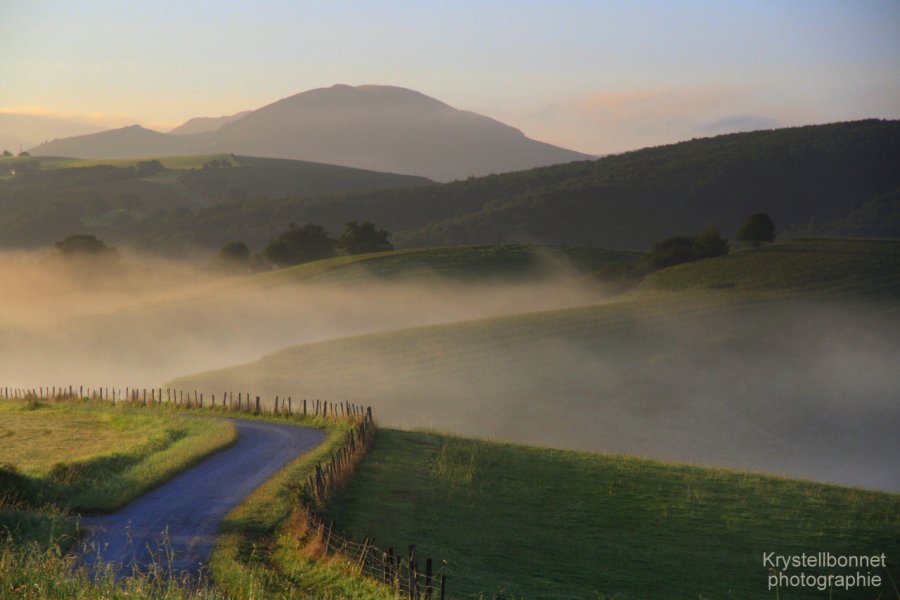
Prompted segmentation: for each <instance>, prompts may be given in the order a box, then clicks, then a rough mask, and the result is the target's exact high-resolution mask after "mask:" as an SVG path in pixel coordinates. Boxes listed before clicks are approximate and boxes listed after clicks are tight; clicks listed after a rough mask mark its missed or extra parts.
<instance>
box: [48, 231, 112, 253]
mask: <svg viewBox="0 0 900 600" xmlns="http://www.w3.org/2000/svg"><path fill="white" fill-rule="evenodd" d="M55 246H56V249H57V250H58V251H59V252H60V254H63V255H65V256H95V257H99V256H118V251H116V249H115V248H111V247H109V246H107V245H106V244H104V243H103V242H102V241H101V240H99V239H97V238H96V237H95V236H93V235H86V234H78V235H70V236H69V237H67V238H66V239H64V240H61V241H59V242H56V244H55Z"/></svg>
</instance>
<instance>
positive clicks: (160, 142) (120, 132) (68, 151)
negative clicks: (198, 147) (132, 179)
mask: <svg viewBox="0 0 900 600" xmlns="http://www.w3.org/2000/svg"><path fill="white" fill-rule="evenodd" d="M186 137H187V136H178V135H168V134H165V133H159V132H157V131H153V130H151V129H145V128H144V127H141V126H140V125H130V126H128V127H121V128H119V129H110V130H109V131H101V132H100V133H94V134H91V135H81V136H77V137H70V138H66V139H62V140H53V141H52V142H48V143H46V144H41V145H40V146H37V147H36V148H33V149H32V150H31V154H32V156H71V157H75V158H110V159H115V158H142V157H146V156H159V155H167V154H190V153H191V141H190V140H187V139H185V138H186Z"/></svg>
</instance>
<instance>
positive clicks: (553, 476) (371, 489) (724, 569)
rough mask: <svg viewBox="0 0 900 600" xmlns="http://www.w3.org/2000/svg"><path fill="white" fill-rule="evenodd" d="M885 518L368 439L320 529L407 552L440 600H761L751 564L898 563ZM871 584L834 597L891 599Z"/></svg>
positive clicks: (892, 530)
mask: <svg viewBox="0 0 900 600" xmlns="http://www.w3.org/2000/svg"><path fill="white" fill-rule="evenodd" d="M898 510H900V496H898V495H890V494H882V493H876V492H864V491H861V490H848V489H846V488H840V487H832V486H825V485H821V484H815V483H811V482H806V481H796V480H790V479H780V478H775V477H768V476H763V475H757V474H752V473H742V472H732V471H725V470H712V469H702V468H697V467H690V466H686V465H676V464H663V463H658V462H654V461H649V460H641V459H636V458H628V457H621V456H609V455H596V454H587V453H580V452H568V451H560V450H549V449H541V448H533V447H525V446H514V445H509V444H498V443H491V442H484V441H477V440H471V439H465V438H456V437H451V436H446V435H439V434H434V433H424V432H405V431H394V430H381V431H380V432H379V435H378V437H377V438H376V441H375V444H374V446H373V448H372V449H371V450H370V452H369V454H368V456H367V457H366V459H365V460H364V462H363V464H362V465H361V467H360V468H359V469H358V470H357V472H356V473H355V474H354V476H353V478H352V479H351V480H350V485H349V487H348V488H347V489H346V490H345V491H344V492H343V493H340V494H339V495H338V497H337V498H336V499H335V500H334V501H333V502H332V503H331V504H330V506H329V517H330V518H333V519H334V522H335V523H338V524H340V526H341V527H342V529H343V530H344V531H346V532H347V533H349V534H350V535H352V536H354V537H355V538H356V539H364V538H366V537H370V538H374V539H375V540H376V543H377V544H379V546H381V547H385V548H387V547H393V548H405V544H406V543H408V541H409V540H416V541H417V545H416V552H417V553H418V554H419V556H434V557H436V558H439V559H440V560H441V561H443V562H442V563H441V568H442V569H443V571H445V572H449V573H450V576H449V579H448V585H449V589H450V590H451V592H452V597H453V598H479V597H481V598H494V597H496V596H497V595H501V596H505V597H506V598H528V599H530V600H538V599H547V600H550V599H556V598H570V599H573V600H574V599H585V600H588V599H590V600H593V599H596V598H618V599H620V600H637V599H641V600H649V599H657V598H658V599H666V600H668V599H670V598H729V597H734V598H774V597H775V595H774V591H773V592H771V593H767V576H768V571H767V570H766V569H765V568H764V567H762V566H761V564H760V561H759V558H758V557H760V556H761V555H762V553H763V552H772V548H778V551H779V553H780V552H784V553H789V554H795V553H796V554H799V553H801V552H804V551H805V552H809V549H810V548H815V547H817V546H818V545H819V544H821V540H822V539H827V540H828V547H829V551H831V552H833V553H835V554H839V553H843V554H853V553H855V552H858V551H859V550H860V549H861V548H867V549H869V551H870V552H876V551H877V552H885V553H886V554H887V556H893V555H896V554H897V552H898V551H900V520H898V515H900V512H898ZM751 559H752V560H751ZM648 561H650V564H652V568H649V569H650V570H651V571H652V573H648ZM893 571H894V573H895V574H894V577H896V572H897V571H896V566H895V565H894V566H893ZM819 572H820V571H819V570H816V573H817V574H818V573H819ZM879 572H880V573H881V577H882V583H883V587H882V588H880V589H874V590H873V589H868V590H865V593H864V594H862V595H860V594H858V593H852V594H850V595H847V596H845V595H842V594H841V593H840V592H839V591H837V593H835V595H834V597H835V598H844V597H846V598H863V597H865V598H873V597H877V595H878V594H879V593H882V594H883V596H884V597H889V596H890V593H891V592H890V590H891V584H890V578H889V576H888V575H887V574H886V573H885V571H884V569H881V570H880V571H879ZM859 591H860V590H858V589H857V590H854V592H859ZM783 592H784V591H783ZM790 592H791V593H790V595H788V594H787V593H784V597H789V598H797V599H801V598H809V599H813V598H819V599H821V598H824V597H830V596H827V592H825V594H826V595H823V592H820V591H818V590H812V591H810V590H800V589H792V590H790ZM869 592H871V593H869ZM479 594H481V595H480V596H479Z"/></svg>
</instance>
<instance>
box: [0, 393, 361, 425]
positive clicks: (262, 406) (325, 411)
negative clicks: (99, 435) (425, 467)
mask: <svg viewBox="0 0 900 600" xmlns="http://www.w3.org/2000/svg"><path fill="white" fill-rule="evenodd" d="M0 391H2V397H4V398H11V399H19V400H37V399H41V398H45V399H48V400H72V399H78V398H80V399H92V400H106V401H109V402H112V403H114V404H118V403H121V402H126V403H130V404H137V405H141V406H151V405H154V404H162V403H163V402H166V403H167V404H172V405H174V406H183V407H185V408H219V409H223V410H232V411H242V412H252V413H263V412H268V413H271V414H283V415H298V416H299V415H302V416H311V417H323V418H346V417H351V418H357V419H362V418H363V417H364V416H365V414H366V411H367V410H368V412H369V414H370V416H371V407H369V408H368V409H366V408H365V407H363V406H360V405H358V404H352V403H350V402H327V401H322V400H310V401H308V402H307V400H306V399H305V398H304V399H302V400H298V401H297V402H294V400H293V398H292V397H290V396H288V397H286V398H283V397H280V396H275V399H274V400H270V399H266V400H263V399H262V397H261V396H253V395H251V394H250V393H246V392H238V394H237V397H235V395H234V393H233V392H224V393H223V394H222V395H221V396H219V400H216V395H215V394H211V395H209V396H206V395H205V394H200V393H198V392H197V390H193V392H192V391H185V390H180V389H173V388H131V387H125V388H116V387H97V388H91V387H87V388H86V387H85V386H83V385H82V386H78V387H75V386H71V385H70V386H67V387H66V386H60V387H56V386H49V387H38V388H19V387H4V388H0Z"/></svg>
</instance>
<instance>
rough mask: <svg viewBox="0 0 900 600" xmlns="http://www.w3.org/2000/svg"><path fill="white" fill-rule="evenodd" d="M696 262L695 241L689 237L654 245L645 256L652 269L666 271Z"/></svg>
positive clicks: (674, 238) (677, 237)
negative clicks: (682, 264)
mask: <svg viewBox="0 0 900 600" xmlns="http://www.w3.org/2000/svg"><path fill="white" fill-rule="evenodd" d="M692 260H694V240H693V238H689V237H687V236H673V237H668V238H666V239H664V240H660V241H658V242H656V243H655V244H653V248H652V249H651V250H650V252H648V253H647V254H646V255H645V256H644V261H645V262H646V263H647V264H648V265H649V266H650V268H651V269H653V270H655V269H664V268H666V267H671V266H673V265H678V264H681V263H685V262H689V261H692Z"/></svg>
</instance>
